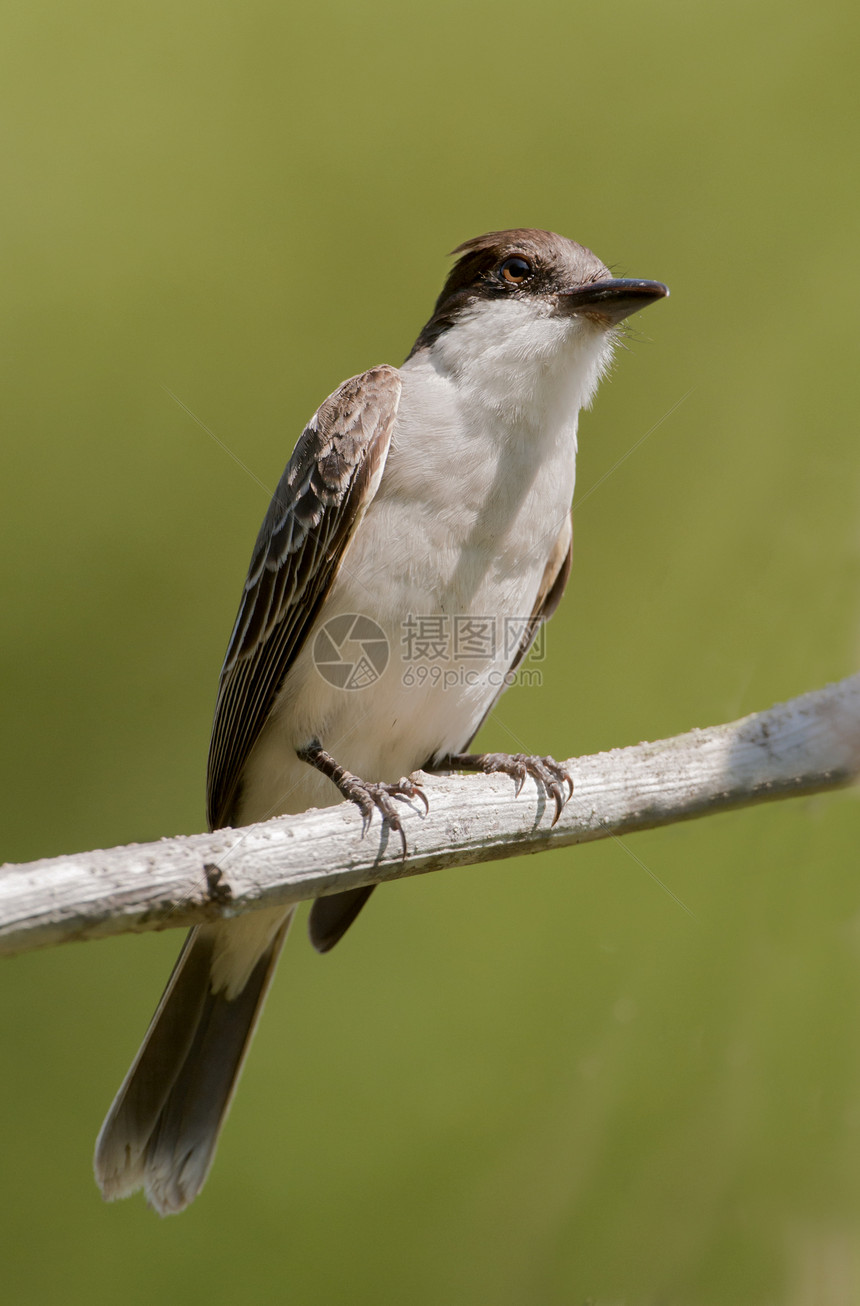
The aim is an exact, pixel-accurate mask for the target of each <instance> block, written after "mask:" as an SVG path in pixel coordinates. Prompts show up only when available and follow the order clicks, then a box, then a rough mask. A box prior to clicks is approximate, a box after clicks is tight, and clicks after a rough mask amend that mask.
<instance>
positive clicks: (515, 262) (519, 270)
mask: <svg viewBox="0 0 860 1306" xmlns="http://www.w3.org/2000/svg"><path fill="white" fill-rule="evenodd" d="M533 271H534V269H533V268H532V265H531V263H527V262H526V260H525V259H524V258H517V257H516V256H515V257H514V258H506V259H505V261H504V263H503V264H502V265H501V267H500V268H499V269H498V271H497V272H496V276H497V277H498V278H499V280H500V281H504V282H506V283H507V284H508V285H509V286H521V285H522V284H523V282H524V281H528V279H529V277H530V276H531V275H532V273H533Z"/></svg>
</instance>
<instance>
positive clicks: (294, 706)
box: [240, 303, 609, 822]
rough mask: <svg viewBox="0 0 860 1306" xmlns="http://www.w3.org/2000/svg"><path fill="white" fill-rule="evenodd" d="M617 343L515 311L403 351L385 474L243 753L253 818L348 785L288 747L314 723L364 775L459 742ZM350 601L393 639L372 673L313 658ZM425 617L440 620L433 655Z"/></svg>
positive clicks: (497, 663)
mask: <svg viewBox="0 0 860 1306" xmlns="http://www.w3.org/2000/svg"><path fill="white" fill-rule="evenodd" d="M488 307H491V308H492V307H495V306H494V305H492V306H486V305H485V306H484V312H485V314H486V310H487V308H488ZM500 307H504V308H505V309H517V308H518V307H519V306H518V305H514V304H507V303H506V304H504V305H500ZM488 327H489V330H488V329H487V328H488ZM458 333H459V339H457V338H455V337H457V336H458ZM565 333H566V334H565ZM488 340H489V341H490V344H489V346H487V341H488ZM482 342H483V344H482ZM608 353H609V347H608V344H607V341H606V336H605V333H603V332H598V331H596V330H594V329H593V328H590V327H587V326H586V327H583V326H582V324H580V323H579V322H576V321H574V322H573V323H571V322H570V320H568V321H567V322H561V321H559V320H558V319H542V320H536V319H535V315H534V314H533V313H532V315H531V317H530V318H525V317H523V316H521V315H518V314H517V313H514V314H511V315H509V316H508V317H506V318H504V319H503V320H502V321H501V322H495V323H490V324H488V323H487V322H486V321H485V320H484V321H478V322H477V323H474V322H470V321H468V320H467V321H466V322H464V323H463V324H462V326H458V327H457V328H455V329H453V330H452V331H449V332H448V333H446V335H445V336H443V337H441V338H440V340H439V341H437V342H436V344H435V345H434V346H433V348H432V349H430V350H423V351H421V353H419V354H417V355H415V357H414V358H412V359H410V360H409V361H408V362H407V363H406V364H404V366H403V368H402V369H401V376H402V381H403V393H402V397H401V402H400V408H399V411H398V417H397V422H396V426H395V430H394V436H393V440H392V445H391V449H390V452H389V456H388V461H387V463H386V466H385V471H384V474H383V477H382V481H381V484H380V487H379V490H378V492H377V495H376V498H375V499H374V501H373V503H372V504H371V505H370V507H369V508H368V511H367V513H366V515H365V518H364V520H363V522H362V524H361V527H360V528H359V530H358V532H357V533H356V536H355V538H354V540H353V542H352V543H351V545H350V547H349V549H348V551H347V554H346V556H345V558H344V561H343V564H342V566H341V569H340V571H339V573H338V576H337V579H336V581H335V584H334V586H333V587H332V591H331V593H330V595H329V598H328V600H327V602H326V604H325V607H324V610H323V613H322V614H321V617H320V619H319V621H318V623H317V627H315V630H314V631H313V632H312V633H311V636H310V638H309V639H308V641H307V643H306V645H305V646H304V648H303V650H302V652H301V654H300V655H299V657H298V658H297V659H296V663H295V664H294V666H293V668H292V669H291V671H290V674H289V676H288V677H287V681H286V683H285V685H284V687H283V690H282V692H281V695H280V697H279V700H278V704H277V706H276V709H275V711H274V712H273V714H272V717H271V718H270V721H269V724H268V725H267V727H266V728H265V730H264V731H263V733H262V735H261V736H260V739H259V741H258V743H257V745H256V746H255V748H254V750H253V753H252V755H251V757H250V759H249V762H248V765H247V768H246V773H245V780H246V782H245V786H244V792H245V795H246V800H245V803H244V804H243V808H242V811H241V813H240V817H241V820H242V821H243V822H245V821H248V820H259V819H264V818H265V817H266V816H268V815H272V814H274V813H275V812H280V811H299V810H303V809H304V808H305V807H307V806H311V805H316V806H319V805H326V804H327V803H329V802H332V801H337V794H336V792H335V790H334V788H333V786H332V785H331V784H330V782H329V781H327V780H325V779H324V778H323V777H321V776H318V775H317V774H316V773H315V772H313V771H312V770H311V768H309V767H307V766H306V765H305V764H303V763H300V762H298V760H297V759H296V757H295V749H296V748H297V747H300V746H301V745H302V744H305V743H307V742H308V741H309V740H310V739H312V738H318V739H320V740H321V742H322V744H323V747H324V748H326V749H327V750H328V751H329V752H330V753H332V754H333V755H334V756H335V757H336V759H337V760H338V762H340V763H341V765H343V766H346V767H347V768H348V769H349V770H352V771H354V772H355V773H356V774H358V775H361V776H362V777H363V778H364V779H367V780H397V779H399V778H400V776H401V775H404V774H408V773H409V772H410V771H412V770H414V769H415V768H416V767H418V766H420V765H422V764H423V763H425V762H427V761H428V760H429V759H431V758H432V757H436V756H441V755H443V754H445V753H448V752H457V751H461V750H462V749H463V748H465V747H466V745H467V744H468V741H469V740H470V739H471V737H472V735H473V733H474V731H475V730H476V729H477V727H478V725H479V724H480V722H481V720H482V718H483V716H484V715H485V713H486V711H487V708H488V707H489V705H490V704H491V703H492V702H493V700H494V699H495V698H496V697H497V695H498V693H499V690H500V688H501V686H502V684H503V679H502V678H503V677H504V674H505V672H506V671H507V669H508V667H509V665H510V662H511V655H510V651H509V650H508V651H507V652H506V650H505V647H504V645H505V642H506V639H509V637H510V635H511V633H512V632H513V631H514V630H515V629H516V623H517V622H518V621H520V622H525V621H527V620H528V618H529V617H530V616H531V614H532V611H533V609H534V604H535V599H536V596H537V593H538V589H539V586H540V583H541V580H542V578H543V574H544V570H545V567H546V564H547V560H548V558H549V556H550V554H551V552H552V550H553V546H554V545H555V543H556V541H557V539H558V536H559V534H560V532H561V531H562V530H563V529H564V526H565V522H566V519H567V516H568V514H569V512H570V506H571V502H572V499H573V489H574V480H575V470H576V469H575V463H576V426H577V417H578V412H579V409H580V408H581V407H583V406H585V404H587V403H588V401H589V400H590V397H591V395H592V393H593V390H594V388H595V387H596V385H597V382H598V380H599V378H600V375H601V372H602V370H603V368H604V367H605V365H606V362H607V361H608ZM348 613H361V614H364V615H366V616H368V617H370V618H372V619H373V621H375V622H376V623H377V624H378V625H379V626H381V627H382V629H383V631H384V632H385V637H386V639H387V641H388V647H389V653H390V656H389V661H388V665H387V667H386V669H385V672H384V674H383V675H381V676H380V677H379V678H378V679H376V680H374V681H373V683H371V684H369V685H367V686H366V687H364V688H361V689H352V690H343V689H339V688H336V687H334V686H332V685H331V684H329V683H328V681H327V680H326V679H325V678H324V677H323V676H322V675H320V673H319V671H318V670H317V668H316V667H315V665H314V662H313V648H314V641H315V637H316V633H317V630H318V629H319V627H320V626H321V625H322V624H324V623H327V622H329V621H331V620H332V619H333V618H335V617H338V616H340V615H343V614H348ZM422 621H423V622H425V623H427V625H426V626H425V630H433V631H434V632H438V634H439V637H440V639H439V641H437V643H436V645H435V648H434V649H432V650H430V652H431V654H432V655H431V656H429V657H424V658H422V657H420V656H416V653H418V654H420V652H421V649H420V648H416V623H421V622H422ZM470 621H471V623H472V624H471V626H470V625H469V622H470ZM488 622H493V623H495V631H494V635H495V638H494V648H493V649H492V650H491V649H490V646H489V626H488V625H486V624H484V625H479V624H478V625H476V623H488ZM434 623H435V625H434ZM420 629H421V627H420V624H419V626H418V632H419V633H420ZM469 630H471V631H472V632H473V634H474V632H475V631H476V630H477V631H482V632H483V642H482V639H481V637H479V638H478V639H477V641H475V640H474V639H473V641H472V643H471V645H470V646H468V653H467V655H465V656H464V655H463V650H464V648H465V647H466V645H464V643H463V641H462V640H461V639H458V632H460V633H461V634H462V632H464V631H465V632H466V633H468V632H469ZM482 654H483V655H482Z"/></svg>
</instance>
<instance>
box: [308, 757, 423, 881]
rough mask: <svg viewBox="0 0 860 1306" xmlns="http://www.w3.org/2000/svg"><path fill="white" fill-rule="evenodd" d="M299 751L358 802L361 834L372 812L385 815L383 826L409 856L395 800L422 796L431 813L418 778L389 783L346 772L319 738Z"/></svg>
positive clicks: (343, 791)
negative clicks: (361, 821) (325, 748)
mask: <svg viewBox="0 0 860 1306" xmlns="http://www.w3.org/2000/svg"><path fill="white" fill-rule="evenodd" d="M296 751H297V753H298V756H299V757H300V758H301V760H302V761H303V762H307V763H308V765H309V766H313V767H315V768H316V769H317V770H318V771H321V772H322V773H323V775H326V776H328V778H329V780H331V782H332V783H333V784H334V785H336V786H337V788H338V789H339V790H340V792H341V793H342V794H343V796H344V798H348V799H349V801H350V802H352V803H355V805H356V807H358V809H359V811H360V812H361V815H362V817H363V819H364V828H363V830H362V836H363V835H365V834H366V833H367V830H368V827H369V826H370V822H371V820H372V818H373V813H374V811H377V812H379V815H380V816H381V817H382V824H383V827H385V828H387V829H389V830H393V831H394V832H395V833H396V834H398V835H399V836H400V843H401V846H402V849H403V856H404V857H405V856H406V833H405V831H404V829H403V822H402V821H401V819H400V814H399V812H398V811H397V808H396V807H395V805H394V802H393V801H392V799H397V800H398V801H400V802H404V803H408V802H411V801H413V800H414V799H416V798H419V799H420V800H421V802H422V803H423V804H424V811H425V812H429V810H430V803H429V800H428V798H427V795H426V794H425V792H424V790H423V789H422V787H421V785H420V784H418V783H417V781H415V780H410V779H409V777H408V776H403V777H402V778H401V779H400V780H398V781H397V782H396V783H394V784H387V783H385V782H384V781H381V780H362V779H361V777H360V776H357V775H354V774H353V772H352V771H347V769H346V767H343V766H340V765H339V764H338V763H337V762H336V761H335V760H334V758H333V757H332V756H331V755H330V754H329V753H326V752H325V750H324V749H323V748H322V746H321V745H320V744H319V743H318V742H317V741H316V740H314V741H313V742H312V743H310V744H309V745H308V746H307V747H306V748H301V749H297V750H296Z"/></svg>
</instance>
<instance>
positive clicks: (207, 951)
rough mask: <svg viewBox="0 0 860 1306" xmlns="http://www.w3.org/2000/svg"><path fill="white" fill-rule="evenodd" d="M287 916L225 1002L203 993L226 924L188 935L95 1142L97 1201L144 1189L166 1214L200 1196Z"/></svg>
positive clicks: (221, 995) (221, 994)
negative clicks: (246, 976) (233, 993)
mask: <svg viewBox="0 0 860 1306" xmlns="http://www.w3.org/2000/svg"><path fill="white" fill-rule="evenodd" d="M291 918H292V911H289V912H287V913H286V915H285V916H284V918H283V920H282V921H281V923H280V924H279V926H278V927H277V929H276V930H275V932H274V934H273V935H272V937H271V938H270V941H269V942H268V944H267V946H266V947H265V950H264V951H263V952H262V953H261V954H260V956H259V958H258V959H257V961H256V963H255V964H254V966H253V968H252V969H251V971H250V975H249V977H248V979H247V982H246V983H245V984H244V985H243V987H242V989H241V990H240V991H239V992H238V993H237V994H236V996H235V997H232V998H228V997H227V996H226V991H225V989H224V988H223V987H221V988H220V989H219V991H218V992H213V989H212V973H213V960H214V958H215V955H216V951H217V950H218V946H219V943H220V942H221V940H220V939H219V931H224V930H229V929H230V928H231V927H230V925H229V924H224V925H217V926H210V925H206V926H198V927H197V928H196V929H194V930H192V931H191V933H190V934H189V935H188V937H187V939H186V941H185V945H184V947H183V949H182V952H181V953H180V956H179V959H178V961H177V963H176V965H175V967H174V969H173V974H172V975H171V977H170V980H169V981H168V984H167V988H166V989H165V991H164V995H163V997H162V999H161V1002H160V1003H159V1005H158V1009H157V1010H156V1013H155V1015H154V1017H153V1019H152V1022H151V1024H150V1027H149V1030H148V1031H147V1035H146V1038H145V1039H144V1041H143V1045H142V1046H141V1049H140V1051H139V1052H138V1054H137V1057H136V1059H135V1061H134V1063H133V1065H132V1067H131V1069H130V1070H129V1072H128V1075H127V1076H126V1078H125V1081H124V1082H123V1084H122V1087H121V1088H120V1090H119V1092H118V1094H117V1096H116V1099H115V1100H114V1103H113V1105H112V1107H111V1109H110V1111H109V1113H108V1116H107V1119H106V1120H105V1122H104V1125H103V1126H102V1129H101V1132H100V1134H99V1137H98V1141H97V1142H96V1153H95V1173H96V1180H97V1182H98V1184H99V1186H100V1188H101V1190H102V1193H103V1195H104V1197H105V1199H106V1200H108V1201H113V1200H115V1199H116V1198H120V1197H128V1196H130V1194H131V1193H133V1192H135V1191H136V1190H137V1189H138V1188H143V1189H144V1191H145V1193H146V1197H147V1200H148V1201H149V1203H150V1205H151V1206H153V1207H154V1208H155V1209H156V1210H157V1211H158V1212H159V1214H161V1215H169V1214H172V1213H173V1212H178V1211H181V1210H184V1208H185V1207H186V1206H187V1205H188V1204H189V1202H191V1201H192V1200H193V1199H194V1198H195V1197H196V1196H197V1194H198V1193H199V1191H200V1189H201V1188H202V1186H203V1183H204V1181H205V1179H206V1175H207V1174H208V1172H209V1167H210V1165H211V1164H212V1159H213V1157H214V1155H215V1147H216V1144H217V1142H218V1135H219V1134H220V1132H221V1127H222V1125H223V1124H224V1120H225V1118H226V1115H227V1111H228V1109H229V1106H230V1102H231V1101H232V1097H233V1093H234V1091H235V1088H236V1083H237V1080H238V1078H239V1074H240V1071H241V1069H242V1065H243V1063H244V1060H245V1055H246V1053H247V1051H248V1047H249V1044H250V1041H251V1035H252V1034H253V1032H254V1028H255V1026H256V1023H257V1020H258V1018H259V1015H260V1011H261V1010H262V1006H263V1002H264V999H265V997H266V993H267V991H268V988H269V984H270V982H271V979H272V976H273V974H274V971H275V967H276V965H277V961H278V957H279V956H280V952H281V948H282V947H283V944H284V940H285V938H286V936H287V931H288V929H289V925H290V920H291Z"/></svg>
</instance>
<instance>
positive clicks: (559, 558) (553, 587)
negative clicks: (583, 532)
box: [509, 517, 573, 671]
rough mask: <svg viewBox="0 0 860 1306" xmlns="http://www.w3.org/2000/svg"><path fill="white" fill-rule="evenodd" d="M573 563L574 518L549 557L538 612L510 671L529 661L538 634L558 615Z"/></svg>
mask: <svg viewBox="0 0 860 1306" xmlns="http://www.w3.org/2000/svg"><path fill="white" fill-rule="evenodd" d="M572 561H573V522H572V520H571V518H570V517H566V518H565V521H564V526H563V527H562V528H561V532H560V534H559V537H558V539H557V540H556V542H555V544H554V545H553V549H552V553H551V554H550V555H549V559H548V560H547V564H546V567H545V568H544V573H543V577H542V579H541V583H540V589H539V590H538V592H537V598H536V599H535V606H534V611H533V612H532V615H531V620H530V621H529V624H528V626H527V627H526V630H525V632H524V633H523V638H522V640H521V641H520V646H519V648H518V649H517V651H516V654H515V655H514V660H513V662H512V663H511V665H510V668H509V670H510V671H516V669H517V667H518V666H519V665H520V663H521V662H522V661H523V659H524V658H525V656H526V654H527V653H528V651H529V649H530V648H531V646H532V644H533V643H534V642H535V639H536V638H537V633H538V631H539V630H540V628H541V626H542V625H543V623H544V622H545V621H549V619H550V617H551V616H552V614H553V613H554V612H555V610H556V608H557V607H558V605H559V603H561V596H562V594H563V593H564V589H565V586H566V585H567V582H568V578H569V576H570V566H571V563H572Z"/></svg>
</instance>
